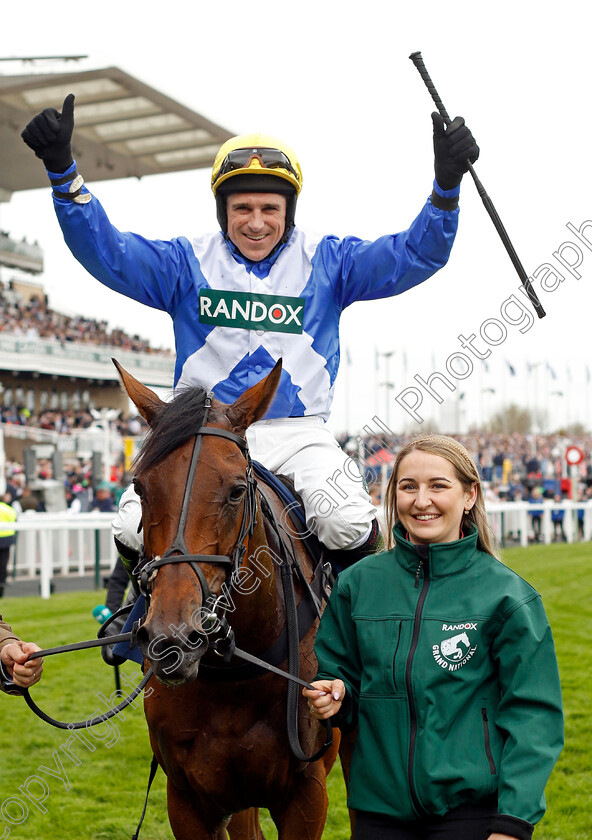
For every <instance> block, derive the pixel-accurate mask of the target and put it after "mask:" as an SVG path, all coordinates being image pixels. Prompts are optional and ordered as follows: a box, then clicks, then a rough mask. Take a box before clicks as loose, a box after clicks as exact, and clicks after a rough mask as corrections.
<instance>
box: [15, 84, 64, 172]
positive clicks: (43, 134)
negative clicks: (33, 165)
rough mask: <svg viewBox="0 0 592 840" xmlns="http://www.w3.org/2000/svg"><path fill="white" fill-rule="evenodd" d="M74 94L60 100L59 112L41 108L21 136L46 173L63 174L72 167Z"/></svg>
mask: <svg viewBox="0 0 592 840" xmlns="http://www.w3.org/2000/svg"><path fill="white" fill-rule="evenodd" d="M73 129H74V94H73V93H69V94H68V96H66V98H65V99H64V104H63V105H62V112H61V113H60V112H59V111H56V109H55V108H45V109H44V110H43V111H41V113H40V114H37V116H36V117H33V119H32V120H31V121H30V122H29V123H28V124H27V127H26V128H25V130H24V131H23V132H22V134H21V137H22V138H23V140H24V141H25V143H26V144H27V146H29V147H30V148H31V149H33V151H34V152H35V154H36V155H37V157H38V158H41V160H42V161H43V163H44V164H45V168H46V169H48V170H49V171H50V172H56V173H58V172H65V171H66V169H68V167H69V166H71V165H72V162H73V158H72V147H71V140H72V131H73Z"/></svg>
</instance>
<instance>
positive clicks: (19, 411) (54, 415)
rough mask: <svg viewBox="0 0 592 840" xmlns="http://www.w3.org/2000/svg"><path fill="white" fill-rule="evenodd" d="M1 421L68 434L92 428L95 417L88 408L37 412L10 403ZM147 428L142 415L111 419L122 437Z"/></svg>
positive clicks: (142, 431) (2, 414)
mask: <svg viewBox="0 0 592 840" xmlns="http://www.w3.org/2000/svg"><path fill="white" fill-rule="evenodd" d="M0 422H2V423H9V424H12V425H17V426H32V427H34V428H37V429H45V430H49V431H53V432H57V433H58V434H63V435H68V434H70V433H71V432H72V431H73V430H76V429H88V428H90V426H92V424H93V422H94V418H93V416H92V414H91V413H90V412H89V411H87V410H86V409H81V410H80V411H74V410H72V409H68V410H66V411H60V410H57V409H48V410H47V411H42V412H41V413H40V414H35V413H31V412H30V411H29V410H28V409H27V408H24V407H23V406H17V405H8V406H2V408H1V409H0ZM146 428H147V425H146V423H145V421H144V420H143V419H142V418H141V417H140V416H136V417H127V418H116V419H115V420H112V421H111V430H112V431H113V432H115V433H117V434H119V435H121V436H122V437H128V436H130V435H131V436H137V435H142V434H144V432H145V431H146Z"/></svg>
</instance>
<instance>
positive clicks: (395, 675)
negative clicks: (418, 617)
mask: <svg viewBox="0 0 592 840" xmlns="http://www.w3.org/2000/svg"><path fill="white" fill-rule="evenodd" d="M400 644H401V625H400V624H399V635H398V636H397V644H396V645H395V653H394V656H393V683H394V684H395V691H398V689H397V672H396V669H395V665H396V662H397V653H398V652H399V645H400Z"/></svg>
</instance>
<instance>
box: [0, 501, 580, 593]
mask: <svg viewBox="0 0 592 840" xmlns="http://www.w3.org/2000/svg"><path fill="white" fill-rule="evenodd" d="M533 510H542V511H543V514H542V517H541V535H540V540H541V542H542V543H546V544H549V543H551V542H553V540H554V528H553V523H552V521H551V511H552V510H563V511H565V513H564V517H563V531H564V533H565V539H566V541H567V542H570V543H571V542H579V541H580V540H585V541H587V540H590V539H592V503H588V504H582V503H581V502H580V503H576V502H560V503H554V502H553V503H550V502H547V501H541V502H540V503H537V504H536V505H533V504H529V503H528V502H489V503H488V504H487V513H488V515H489V519H490V522H491V525H492V528H493V532H494V534H495V537H496V541H497V543H498V545H507V546H511V545H514V544H515V545H522V546H527V545H528V544H529V543H530V542H532V540H533V539H534V536H535V534H534V530H533V526H532V512H533ZM579 510H583V511H584V516H583V522H582V530H581V532H580V526H579V524H578V511H579ZM377 512H378V514H379V517H380V518H381V519H382V521H384V510H383V509H382V508H378V511H377ZM113 516H114V514H113V513H98V512H94V513H79V514H71V513H68V512H64V513H25V514H22V515H21V516H20V517H19V518H18V519H17V521H16V522H15V523H14V526H15V529H16V531H17V541H16V551H15V554H16V576H17V577H18V578H20V579H35V578H39V583H40V592H41V597H42V598H49V597H50V594H51V589H52V579H53V577H54V575H56V574H59V575H60V576H64V577H65V576H68V577H73V576H80V577H82V576H88V575H89V574H91V575H94V577H95V584H96V586H97V588H99V587H100V581H101V575H102V574H106V573H108V572H110V571H111V569H112V568H113V565H114V563H115V560H116V558H117V554H116V551H115V546H114V544H113V538H112V534H111V522H112V521H113ZM12 574H13V561H12V560H11V563H10V566H9V577H10V576H12Z"/></svg>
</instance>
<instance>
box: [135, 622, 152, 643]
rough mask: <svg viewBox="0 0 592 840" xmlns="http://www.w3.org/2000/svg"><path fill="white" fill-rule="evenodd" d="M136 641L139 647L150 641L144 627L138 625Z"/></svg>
mask: <svg viewBox="0 0 592 840" xmlns="http://www.w3.org/2000/svg"><path fill="white" fill-rule="evenodd" d="M136 641H137V644H138V646H139V647H140V648H142V647H145V646H146V645H147V644H148V642H149V641H150V637H149V636H148V631H147V630H146V628H145V627H140V629H139V630H138V632H137V633H136Z"/></svg>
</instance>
